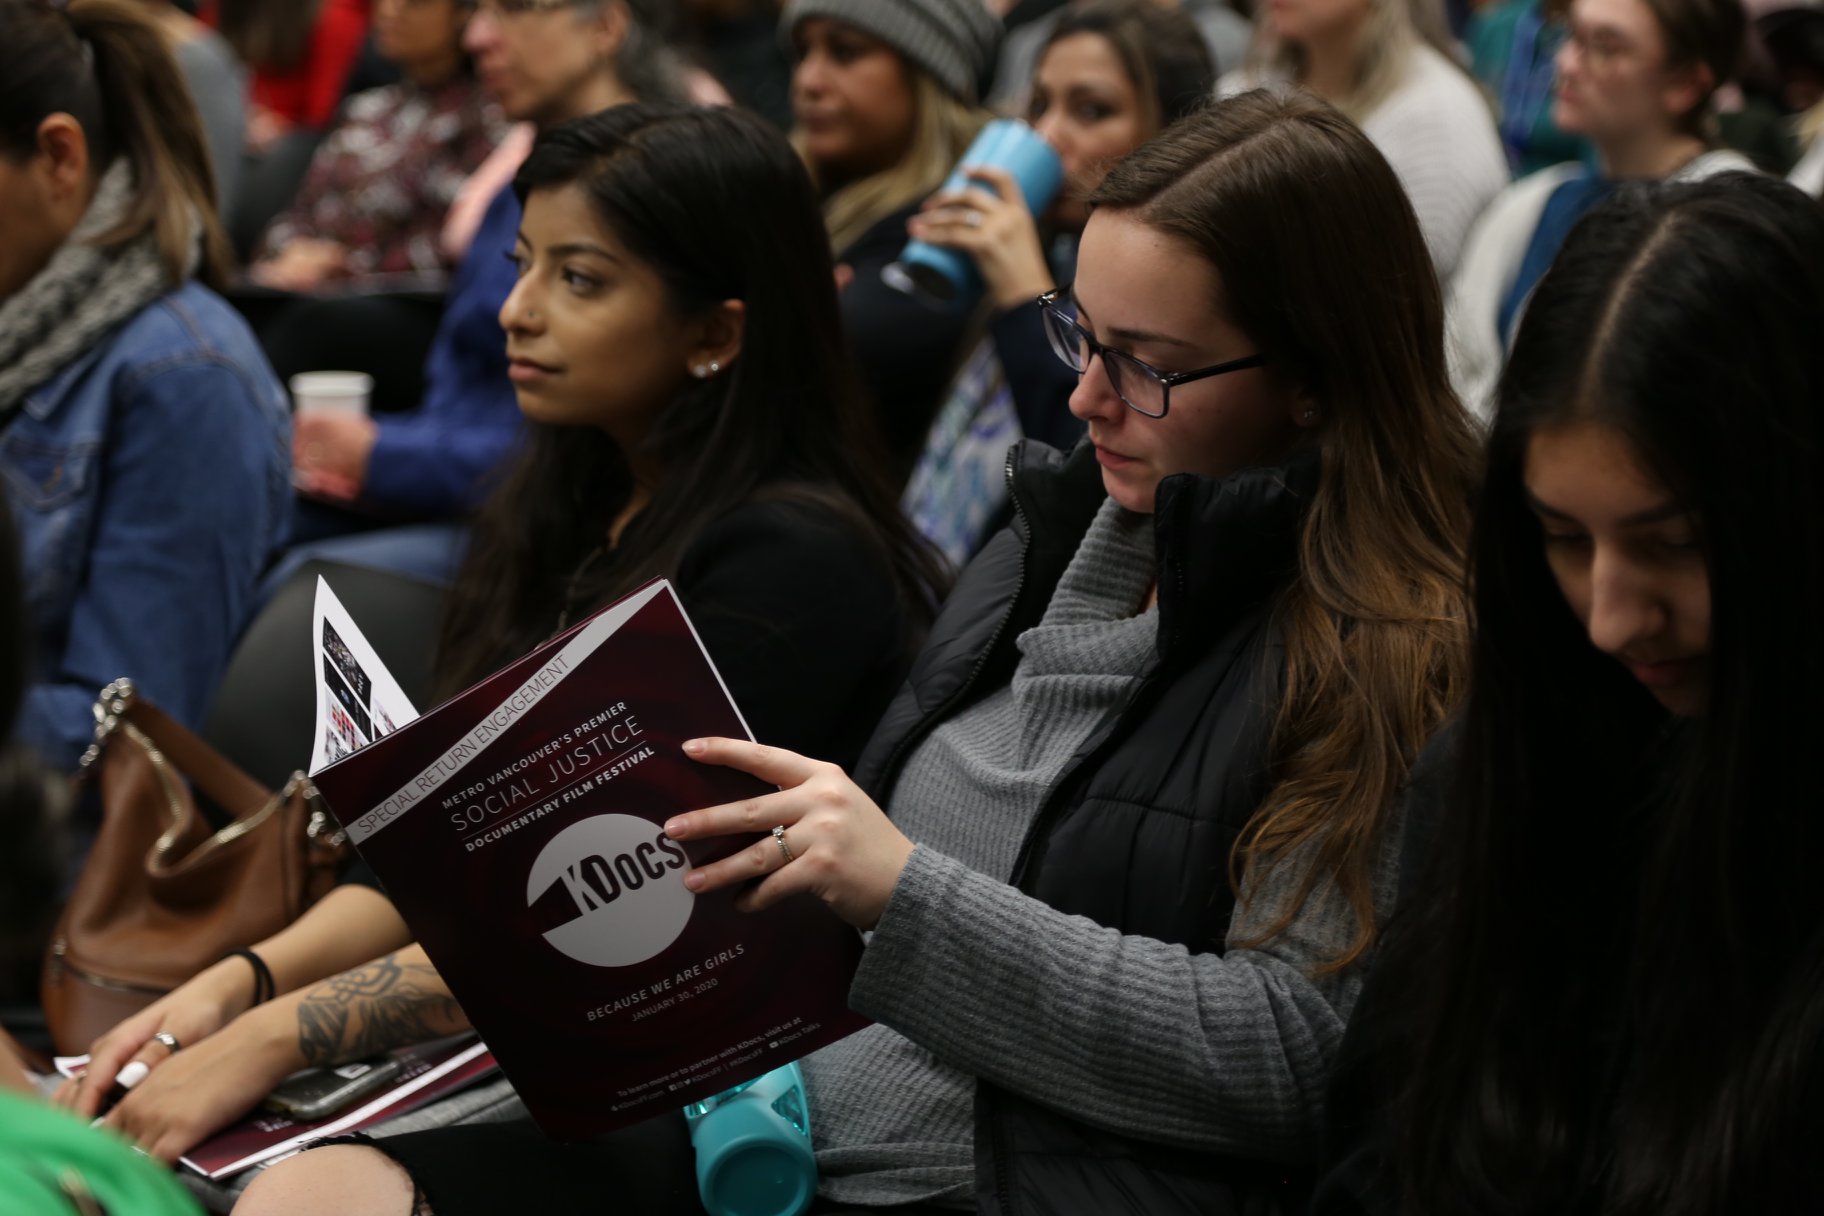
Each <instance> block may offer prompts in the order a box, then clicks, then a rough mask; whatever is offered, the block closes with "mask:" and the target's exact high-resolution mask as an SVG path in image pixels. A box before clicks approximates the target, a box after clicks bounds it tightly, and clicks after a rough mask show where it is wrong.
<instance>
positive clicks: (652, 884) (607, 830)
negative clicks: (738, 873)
mask: <svg viewBox="0 0 1824 1216" xmlns="http://www.w3.org/2000/svg"><path fill="white" fill-rule="evenodd" d="M689 865H690V859H689V858H688V857H686V856H685V855H684V850H683V849H682V848H681V847H680V846H679V845H677V844H676V843H675V842H673V841H671V840H668V839H667V838H666V836H665V834H664V833H663V832H661V831H659V829H658V827H657V826H656V825H654V824H652V823H650V822H648V821H647V820H644V819H638V818H635V817H634V816H632V815H597V816H596V817H595V818H593V819H585V820H583V821H582V822H581V823H573V824H571V825H570V826H569V827H567V828H565V829H564V830H563V831H561V832H559V833H558V834H557V835H556V836H553V837H552V838H551V840H550V842H549V843H548V844H546V845H545V848H544V851H543V852H542V853H540V854H539V855H538V860H537V861H535V862H533V863H532V873H531V875H530V876H529V877H528V878H527V880H526V904H527V906H528V907H530V908H531V909H532V910H533V913H534V915H535V916H536V917H537V918H538V920H539V921H540V923H542V924H546V925H551V926H553V927H552V928H548V929H546V930H545V931H544V932H545V940H546V941H548V942H550V943H551V944H552V945H553V946H555V947H557V948H558V949H559V950H561V951H562V952H563V953H565V954H567V955H569V956H570V957H571V958H573V959H575V960H576V961H577V962H579V963H589V964H590V965H592V966H596V967H630V966H632V965H633V964H635V963H643V962H645V961H646V960H647V959H649V958H651V957H652V956H653V955H655V954H657V953H659V952H660V951H661V950H664V949H665V948H666V947H667V946H669V945H671V943H673V942H675V941H677V940H678V934H680V933H682V932H684V926H685V925H686V924H687V923H688V922H689V921H690V910H691V908H692V907H693V906H695V904H696V896H695V895H692V894H691V892H690V889H689V888H688V887H686V886H685V885H684V880H683V877H682V874H683V871H684V870H685V869H686V868H687V867H688V866H689Z"/></svg>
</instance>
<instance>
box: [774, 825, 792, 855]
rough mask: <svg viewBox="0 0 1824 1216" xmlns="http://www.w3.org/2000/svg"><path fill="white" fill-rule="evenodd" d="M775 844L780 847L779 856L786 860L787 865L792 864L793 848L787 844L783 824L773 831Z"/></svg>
mask: <svg viewBox="0 0 1824 1216" xmlns="http://www.w3.org/2000/svg"><path fill="white" fill-rule="evenodd" d="M773 843H774V844H776V845H778V846H779V855H780V856H781V857H783V858H785V864H786V865H790V864H791V862H792V846H791V845H789V844H787V843H785V825H784V824H783V823H782V824H780V825H779V826H778V827H776V828H774V829H773Z"/></svg>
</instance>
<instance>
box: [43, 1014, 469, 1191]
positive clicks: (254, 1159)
mask: <svg viewBox="0 0 1824 1216" xmlns="http://www.w3.org/2000/svg"><path fill="white" fill-rule="evenodd" d="M390 1054H392V1055H393V1056H395V1057H396V1058H397V1059H398V1060H399V1062H400V1064H401V1065H402V1066H403V1067H401V1068H400V1070H399V1072H398V1074H397V1075H396V1076H394V1078H393V1079H392V1081H390V1082H389V1083H388V1084H387V1085H386V1087H385V1088H383V1089H380V1090H378V1091H376V1092H374V1093H373V1094H370V1095H369V1096H367V1097H365V1098H362V1099H360V1100H358V1101H356V1102H354V1103H353V1104H351V1105H350V1106H349V1107H348V1108H347V1109H346V1110H341V1111H337V1112H336V1113H335V1114H334V1115H331V1116H329V1117H327V1118H323V1119H317V1120H313V1121H301V1120H298V1119H293V1118H290V1117H288V1116H286V1115H280V1114H275V1113H273V1112H272V1111H268V1110H263V1109H262V1110H255V1111H252V1112H251V1113H249V1114H247V1115H245V1116H243V1117H242V1118H240V1119H237V1120H236V1121H235V1122H233V1123H230V1124H229V1125H228V1126H227V1127H224V1128H223V1129H222V1130H221V1131H219V1132H217V1133H215V1134H214V1135H213V1136H210V1137H209V1138H208V1139H207V1140H205V1141H203V1142H202V1143H201V1144H199V1145H197V1146H196V1147H195V1148H193V1149H191V1150H190V1151H189V1152H188V1153H185V1154H184V1155H183V1156H182V1157H180V1158H178V1164H179V1165H181V1166H183V1167H184V1168H185V1169H188V1170H191V1171H192V1172H194V1173H197V1174H201V1175H202V1176H203V1177H205V1178H208V1179H210V1180H212V1181H214V1180H220V1179H223V1178H228V1177H231V1176H233V1175H235V1174H238V1173H240V1172H241V1171H242V1170H250V1169H252V1168H253V1167H254V1166H256V1165H263V1164H265V1163H266V1162H269V1161H276V1160H278V1159H279V1158H281V1157H289V1156H290V1155H291V1154H293V1153H295V1152H297V1151H298V1150H299V1149H301V1148H304V1147H305V1146H306V1145H309V1144H312V1143H314V1142H316V1141H318V1140H325V1139H328V1138H329V1137H330V1136H342V1135H347V1134H348V1133H349V1132H358V1131H363V1130H365V1129H367V1128H370V1127H373V1126H375V1125H376V1124H379V1123H384V1122H385V1121H386V1120H388V1119H391V1118H394V1117H395V1116H397V1115H403V1114H405V1113H407V1112H408V1111H414V1110H417V1109H419V1108H420V1107H422V1106H426V1105H428V1104H429V1103H431V1102H434V1101H436V1100H437V1099H439V1098H442V1097H445V1096H447V1095H449V1094H453V1093H455V1092H456V1091H457V1090H459V1089H462V1088H464V1087H465V1086H468V1085H472V1084H474V1083H475V1082H477V1081H481V1080H484V1079H485V1078H487V1077H490V1076H493V1075H494V1074H495V1073H497V1072H498V1071H499V1067H498V1066H497V1065H496V1064H495V1063H494V1057H493V1056H492V1055H490V1054H488V1049H487V1047H486V1045H485V1044H483V1043H481V1042H480V1041H478V1040H477V1039H476V1037H475V1036H474V1035H472V1034H465V1035H457V1036H455V1037H454V1038H448V1039H437V1040H435V1041H434V1042H430V1043H420V1044H417V1045H416V1046H413V1047H404V1048H401V1049H399V1050H398V1051H395V1052H392V1053H390ZM55 1064H56V1068H57V1071H58V1072H59V1073H60V1074H61V1075H63V1076H66V1077H74V1076H79V1075H80V1074H81V1073H82V1072H83V1071H84V1070H85V1069H86V1068H87V1067H88V1065H89V1057H87V1056H58V1057H57V1059H56V1061H55Z"/></svg>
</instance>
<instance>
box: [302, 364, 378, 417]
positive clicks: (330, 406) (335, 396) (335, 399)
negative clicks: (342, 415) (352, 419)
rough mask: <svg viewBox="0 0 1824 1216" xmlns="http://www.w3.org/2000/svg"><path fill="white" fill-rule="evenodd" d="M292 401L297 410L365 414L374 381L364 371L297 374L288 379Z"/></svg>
mask: <svg viewBox="0 0 1824 1216" xmlns="http://www.w3.org/2000/svg"><path fill="white" fill-rule="evenodd" d="M290 383H291V400H292V404H293V406H294V407H295V408H296V409H297V410H298V411H299V412H303V411H305V410H346V411H348V412H350V413H355V414H365V413H367V401H368V398H369V397H370V396H371V395H372V394H373V391H374V378H373V377H372V376H370V375H368V374H367V373H366V372H299V373H298V374H297V375H295V376H293V377H292V378H291V381H290Z"/></svg>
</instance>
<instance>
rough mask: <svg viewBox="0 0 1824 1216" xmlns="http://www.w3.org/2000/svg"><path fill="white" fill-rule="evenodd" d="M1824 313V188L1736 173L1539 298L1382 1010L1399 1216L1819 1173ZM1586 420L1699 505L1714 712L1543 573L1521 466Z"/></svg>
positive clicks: (1697, 1193) (1375, 1035) (1579, 260)
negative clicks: (1604, 633) (1671, 703)
mask: <svg viewBox="0 0 1824 1216" xmlns="http://www.w3.org/2000/svg"><path fill="white" fill-rule="evenodd" d="M1821 333H1824V210H1820V208H1819V205H1818V204H1817V203H1816V202H1815V201H1814V200H1812V199H1810V198H1807V197H1805V196H1804V195H1803V194H1801V193H1800V192H1799V191H1798V190H1795V189H1793V188H1792V187H1790V186H1787V185H1785V184H1784V183H1781V182H1779V181H1777V180H1773V179H1768V178H1761V177H1750V176H1746V175H1737V174H1732V175H1726V176H1723V177H1717V178H1713V179H1711V180H1709V181H1706V182H1703V183H1701V184H1696V185H1678V186H1632V187H1628V188H1625V189H1623V190H1622V191H1620V192H1619V193H1618V194H1617V195H1616V196H1615V198H1614V199H1613V200H1611V201H1610V202H1608V203H1607V204H1605V205H1604V206H1602V207H1600V208H1598V209H1597V210H1596V211H1594V212H1592V213H1591V214H1590V215H1589V216H1588V217H1586V218H1585V220H1584V221H1583V222H1582V223H1581V224H1580V225H1579V226H1578V227H1577V228H1576V229H1575V230H1574V231H1573V233H1572V234H1571V237H1570V239H1569V240H1568V241H1567V242H1566V243H1565V246H1564V249H1563V252H1562V253H1561V254H1560V255H1559V258H1558V260H1557V262H1556V263H1555V264H1554V265H1553V267H1552V268H1551V270H1550V271H1549V272H1548V273H1547V274H1546V276H1545V277H1544V279H1543V280H1542V281H1541V282H1540V285H1539V288H1538V291H1537V293H1536V294H1535V295H1534V297H1533V299H1532V301H1531V303H1530V304H1529V305H1528V308H1527V311H1526V316H1525V319H1524V321H1523V323H1522V325H1521V327H1520V331H1519V334H1518V336H1517V337H1516V340H1515V343H1514V347H1513V351H1512V355H1511V358H1510V361H1509V364H1508V368H1507V372H1506V374H1505V376H1504V378H1503V380H1502V382H1501V388H1500V398H1499V400H1500V404H1499V411H1498V413H1497V415H1496V418H1495V422H1494V431H1493V435H1492V437H1491V440H1490V445H1489V460H1488V473H1487V480H1486V485H1485V487H1484V490H1483V493H1482V498H1481V503H1480V510H1479V514H1478V518H1477V524H1476V530H1475V535H1474V539H1473V542H1472V582H1473V586H1474V609H1475V623H1476V636H1475V644H1474V666H1473V671H1472V676H1471V692H1470V696H1469V700H1468V706H1467V709H1466V711H1465V717H1464V721H1463V724H1462V738H1461V740H1460V745H1459V748H1458V752H1457V755H1456V756H1455V761H1456V770H1457V776H1456V778H1455V780H1454V788H1453V795H1452V797H1451V798H1450V799H1449V800H1448V802H1447V806H1448V812H1449V813H1448V816H1447V818H1446V821H1445V823H1444V825H1443V828H1442V835H1441V837H1440V840H1439V843H1438V846H1437V855H1436V856H1435V858H1434V865H1433V867H1432V869H1431V871H1430V878H1429V881H1428V882H1427V884H1426V885H1425V886H1424V887H1422V888H1421V898H1420V899H1419V900H1417V901H1416V902H1415V904H1414V907H1413V913H1414V919H1413V920H1412V922H1411V923H1409V924H1403V925H1401V926H1400V927H1399V928H1398V929H1396V930H1395V932H1394V933H1393V935H1392V940H1391V941H1390V944H1389V947H1388V951H1387V954H1386V957H1385V958H1384V959H1383V961H1382V963H1381V971H1380V974H1379V975H1378V976H1377V977H1376V979H1375V981H1374V984H1375V985H1377V986H1384V990H1385V991H1386V992H1389V993H1391V994H1392V995H1393V999H1392V1000H1391V1001H1389V1002H1387V1003H1386V1004H1385V1005H1384V1006H1381V1007H1378V1008H1376V1010H1375V1011H1374V1013H1373V1014H1372V1016H1371V1018H1370V1020H1369V1021H1368V1022H1366V1023H1365V1024H1364V1026H1363V1027H1362V1032H1363V1033H1365V1034H1367V1035H1368V1036H1369V1040H1370V1041H1371V1042H1379V1043H1380V1044H1382V1045H1384V1049H1377V1050H1374V1051H1372V1052H1371V1053H1370V1054H1371V1055H1372V1056H1373V1057H1374V1058H1375V1060H1376V1064H1375V1068H1376V1069H1377V1070H1378V1072H1379V1074H1380V1076H1381V1081H1382V1084H1383V1089H1384V1091H1385V1092H1387V1093H1388V1094H1389V1095H1390V1100H1391V1103H1392V1109H1391V1110H1390V1111H1389V1112H1387V1113H1386V1115H1385V1119H1384V1122H1385V1126H1387V1127H1388V1128H1391V1129H1394V1130H1393V1132H1392V1135H1393V1136H1395V1137H1396V1140H1395V1143H1394V1148H1395V1151H1394V1152H1393V1153H1392V1154H1391V1161H1390V1164H1391V1167H1392V1174H1393V1178H1392V1182H1393V1184H1394V1186H1395V1189H1396V1190H1397V1192H1398V1193H1399V1194H1400V1195H1401V1197H1402V1210H1403V1211H1407V1212H1418V1213H1455V1212H1477V1213H1503V1214H1505V1213H1514V1214H1521V1213H1524V1214H1527V1216H1532V1214H1544V1213H1560V1212H1576V1213H1581V1212H1602V1213H1615V1214H1625V1216H1637V1214H1638V1216H1646V1214H1647V1213H1653V1214H1654V1216H1684V1214H1689V1216H1697V1214H1699V1213H1717V1212H1776V1211H1777V1212H1791V1211H1799V1210H1814V1209H1815V1206H1816V1204H1817V1203H1818V1202H1819V1195H1820V1194H1824V1191H1821V1190H1820V1189H1819V1188H1820V1186H1821V1185H1824V1168H1821V1165H1820V1162H1821V1157H1820V1154H1819V1151H1818V1146H1817V1144H1816V1142H1815V1137H1816V1135H1817V1133H1818V1131H1819V1129H1820V1127H1824V1122H1821V1121H1824V1068H1821V1067H1820V1060H1819V1054H1818V1053H1819V1049H1820V1047H1821V1046H1824V882H1820V881H1819V878H1818V874H1817V867H1818V861H1819V858H1821V857H1824V798H1821V797H1820V794H1819V787H1818V779H1817V773H1816V766H1815V763H1814V761H1813V759H1812V757H1813V756H1814V755H1815V754H1816V753H1815V752H1814V751H1813V748H1815V747H1816V746H1817V739H1818V736H1819V733H1820V727H1824V714H1820V712H1819V710H1818V708H1817V706H1818V698H1819V689H1820V687H1821V686H1824V640H1820V637H1819V633H1818V627H1817V612H1818V605H1819V604H1820V603H1824V543H1820V539H1819V534H1818V532H1817V531H1816V529H1817V528H1818V527H1819V526H1820V523H1821V522H1824V411H1821V403H1824V342H1820V341H1819V335H1820V334H1821ZM1568 422H1595V423H1600V424H1601V425H1603V426H1606V427H1610V428H1613V429H1614V430H1615V431H1617V432H1619V433H1620V434H1621V435H1622V436H1624V437H1625V438H1626V440H1627V441H1628V443H1629V444H1630V445H1631V447H1632V448H1633V450H1634V451H1635V452H1636V453H1637V454H1638V457H1639V459H1640V460H1641V462H1642V464H1643V466H1644V467H1645V468H1647V469H1648V470H1650V471H1651V472H1652V473H1653V474H1654V475H1655V476H1656V477H1657V479H1658V480H1659V481H1660V482H1661V483H1662V484H1664V485H1665V487H1666V488H1667V489H1668V490H1669V491H1670V492H1671V493H1672V494H1673V495H1674V496H1675V498H1676V499H1677V501H1678V502H1679V503H1681V504H1682V505H1683V506H1684V507H1685V508H1687V509H1688V510H1689V511H1690V512H1691V513H1692V515H1693V517H1694V518H1695V519H1696V520H1697V521H1698V528H1699V532H1700V543H1701V544H1702V547H1703V551H1704V556H1705V560H1706V562H1707V567H1708V572H1709V582H1710V597H1711V637H1710V664H1709V667H1710V672H1711V675H1710V687H1709V692H1708V698H1709V704H1708V706H1707V708H1706V709H1705V711H1704V712H1703V713H1702V714H1701V716H1697V717H1693V718H1689V719H1675V718H1672V717H1671V716H1670V715H1668V714H1667V713H1666V712H1665V711H1664V710H1663V709H1661V708H1660V707H1659V705H1658V703H1657V702H1656V701H1654V700H1653V699H1652V698H1651V697H1650V696H1649V695H1648V694H1647V693H1646V692H1645V691H1644V690H1643V689H1642V688H1641V687H1640V686H1639V685H1638V684H1637V683H1636V682H1635V681H1634V680H1633V679H1632V678H1631V677H1630V676H1629V675H1628V674H1627V673H1626V671H1625V670H1624V669H1623V667H1622V666H1621V664H1619V663H1617V662H1615V661H1614V660H1613V659H1611V658H1609V657H1608V656H1606V655H1603V654H1601V653H1600V652H1598V651H1597V650H1596V649H1595V647H1594V646H1592V645H1591V643H1590V641H1589V639H1588V637H1587V635H1586V632H1585V630H1584V629H1583V627H1582V626H1581V625H1580V624H1579V622H1578V621H1577V619H1576V618H1575V617H1574V616H1573V614H1572V612H1571V610H1570V608H1569V607H1568V606H1567V604H1566V602H1565V599H1564V597H1563V595H1562V594H1561V593H1560V591H1559V589H1558V586H1557V584H1556V583H1555V582H1554V580H1553V578H1552V575H1551V572H1550V570H1549V568H1548V566H1547V564H1546V559H1545V556H1544V547H1543V544H1542V541H1541V530H1540V526H1539V523H1538V521H1537V519H1536V518H1535V516H1534V515H1533V513H1532V511H1531V510H1529V509H1528V506H1527V503H1526V500H1525V484H1524V477H1525V465H1526V456H1527V448H1528V442H1529V440H1530V439H1531V437H1532V436H1533V435H1535V434H1537V433H1539V431H1540V430H1541V429H1542V428H1546V427H1552V426H1557V425H1561V424H1564V423H1568ZM1364 1012H1365V1013H1366V1012H1367V1011H1366V1010H1365V1011H1364Z"/></svg>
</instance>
